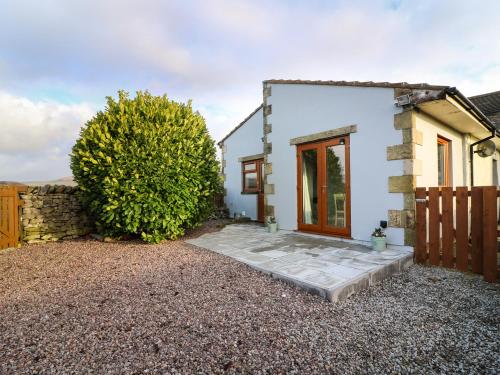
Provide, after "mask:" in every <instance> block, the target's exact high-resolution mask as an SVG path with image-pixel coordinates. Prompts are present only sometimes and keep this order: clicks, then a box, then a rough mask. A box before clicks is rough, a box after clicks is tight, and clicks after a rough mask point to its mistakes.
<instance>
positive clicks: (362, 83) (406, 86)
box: [264, 79, 449, 90]
mask: <svg viewBox="0 0 500 375" xmlns="http://www.w3.org/2000/svg"><path fill="white" fill-rule="evenodd" d="M264 83H271V84H285V85H328V86H354V87H382V88H401V89H417V90H426V89H428V90H444V89H447V88H448V87H449V86H441V85H430V84H428V83H408V82H373V81H309V80H301V79H268V80H266V81H264Z"/></svg>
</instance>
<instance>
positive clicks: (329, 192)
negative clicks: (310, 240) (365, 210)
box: [297, 136, 351, 237]
mask: <svg viewBox="0 0 500 375" xmlns="http://www.w3.org/2000/svg"><path fill="white" fill-rule="evenodd" d="M349 178H350V173H349V136H343V137H338V138H333V139H329V140H327V141H322V142H315V143H306V144H302V145H298V146H297V182H298V186H297V195H298V196H297V201H298V228H299V230H303V231H307V232H317V233H325V234H331V235H336V236H342V237H350V236H351V209H350V208H351V196H350V181H349Z"/></svg>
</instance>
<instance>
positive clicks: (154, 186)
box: [71, 91, 220, 243]
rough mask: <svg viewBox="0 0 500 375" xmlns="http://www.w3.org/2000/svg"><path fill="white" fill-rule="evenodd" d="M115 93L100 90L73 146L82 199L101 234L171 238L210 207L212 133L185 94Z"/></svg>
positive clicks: (215, 180) (214, 167)
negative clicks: (100, 105) (98, 104)
mask: <svg viewBox="0 0 500 375" xmlns="http://www.w3.org/2000/svg"><path fill="white" fill-rule="evenodd" d="M118 95H119V98H118V101H115V100H113V98H111V97H108V98H107V107H106V109H105V111H103V112H98V113H97V114H96V116H95V117H94V118H92V119H91V120H90V121H88V122H87V124H86V125H85V126H84V127H83V128H82V130H81V133H80V138H79V139H78V140H77V142H76V144H75V145H74V146H73V150H72V153H71V169H72V171H73V176H74V178H75V180H76V182H77V183H78V185H79V186H80V189H81V192H82V194H81V196H82V201H83V203H84V204H85V205H86V206H87V208H88V209H89V211H90V213H91V214H92V215H93V216H94V217H95V219H96V224H97V226H98V229H99V230H100V231H101V232H102V233H104V234H106V235H111V236H121V235H124V234H139V235H141V237H142V238H143V239H144V240H145V241H147V242H153V243H156V242H159V241H161V240H163V239H175V238H177V237H179V236H182V235H183V234H184V230H185V229H187V228H192V227H195V226H197V225H198V224H199V223H201V222H202V221H203V220H204V219H205V218H206V217H207V216H208V215H209V214H210V213H211V212H212V210H213V195H214V194H215V193H216V191H217V190H218V189H220V187H219V186H220V181H219V177H218V162H217V160H216V151H215V146H214V141H213V140H212V139H211V138H210V136H209V134H208V131H207V128H206V125H205V121H204V119H203V117H202V116H201V115H200V114H199V113H198V112H193V109H192V108H191V103H190V102H189V103H188V104H181V103H176V102H174V101H172V100H169V99H168V98H167V97H166V96H162V97H158V96H153V95H151V94H149V93H148V92H137V95H136V97H135V98H133V99H130V98H129V96H128V94H127V93H126V92H123V91H120V92H119V93H118Z"/></svg>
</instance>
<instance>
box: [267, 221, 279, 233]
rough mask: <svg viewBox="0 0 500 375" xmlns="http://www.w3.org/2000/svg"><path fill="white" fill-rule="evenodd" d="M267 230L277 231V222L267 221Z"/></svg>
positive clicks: (270, 231)
mask: <svg viewBox="0 0 500 375" xmlns="http://www.w3.org/2000/svg"><path fill="white" fill-rule="evenodd" d="M267 231H268V232H269V233H276V232H277V231H278V223H267Z"/></svg>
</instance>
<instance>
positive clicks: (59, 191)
mask: <svg viewBox="0 0 500 375" xmlns="http://www.w3.org/2000/svg"><path fill="white" fill-rule="evenodd" d="M77 190H78V188H77V187H73V186H60V185H45V186H30V187H28V190H27V191H26V192H25V193H23V194H21V200H22V201H23V207H22V216H21V220H22V222H21V226H22V230H21V239H22V240H23V241H24V242H27V243H38V242H48V241H57V240H61V239H71V238H76V237H79V236H83V235H85V234H88V233H91V232H92V230H93V225H92V221H91V220H90V219H89V217H88V215H87V214H86V213H85V211H84V210H83V208H82V206H81V205H80V202H79V201H78V198H77V196H76V192H77Z"/></svg>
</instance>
